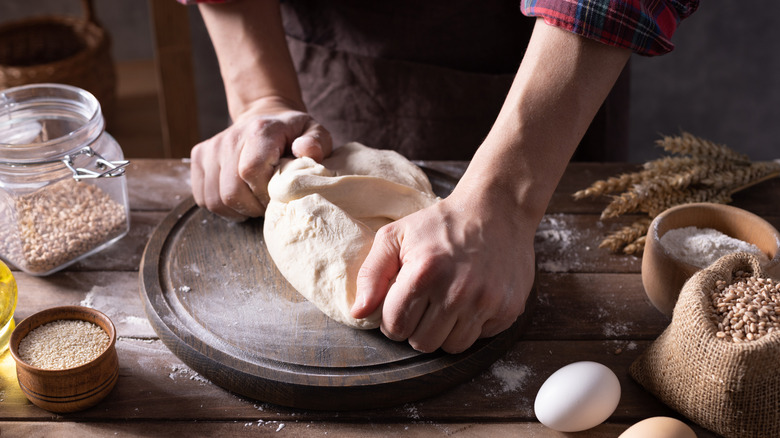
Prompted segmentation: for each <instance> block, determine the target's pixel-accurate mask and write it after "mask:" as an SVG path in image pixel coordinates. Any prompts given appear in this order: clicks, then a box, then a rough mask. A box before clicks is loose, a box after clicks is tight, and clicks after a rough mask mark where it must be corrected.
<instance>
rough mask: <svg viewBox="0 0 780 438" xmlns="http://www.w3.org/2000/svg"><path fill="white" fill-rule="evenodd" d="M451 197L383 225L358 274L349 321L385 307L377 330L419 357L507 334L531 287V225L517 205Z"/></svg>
mask: <svg viewBox="0 0 780 438" xmlns="http://www.w3.org/2000/svg"><path fill="white" fill-rule="evenodd" d="M456 192H457V189H456ZM456 192H453V194H452V195H450V197H448V198H446V199H444V200H442V201H440V202H439V203H437V204H435V205H433V206H431V207H428V208H426V209H423V210H420V211H418V212H416V213H414V214H411V215H409V216H407V217H404V218H402V219H400V220H398V221H396V222H393V223H391V224H388V225H386V226H385V227H383V228H381V229H380V230H379V232H378V233H377V235H376V237H375V239H374V243H373V246H372V248H371V251H370V253H369V255H368V257H367V258H366V260H365V262H364V263H363V265H362V267H361V269H360V272H359V274H358V279H357V296H356V300H355V305H354V306H353V308H352V316H354V317H355V318H362V317H365V316H367V315H369V314H371V312H372V311H373V310H375V309H376V308H377V307H378V306H379V305H381V304H382V303H383V302H384V307H383V310H382V324H381V330H382V332H383V333H384V334H385V335H386V336H387V337H388V338H390V339H392V340H395V341H403V340H407V339H408V341H409V344H410V345H411V346H412V347H413V348H414V349H416V350H418V351H422V352H432V351H435V350H436V349H438V348H442V349H443V350H444V351H446V352H448V353H458V352H462V351H464V350H466V349H467V348H468V347H470V346H471V345H472V344H473V343H474V342H475V341H476V340H477V339H478V338H481V337H489V336H493V335H496V334H498V333H500V332H502V331H504V330H506V329H507V328H509V327H510V326H511V325H512V324H513V323H514V322H515V320H516V319H517V317H518V316H519V315H520V314H521V313H522V312H523V310H524V308H525V302H526V300H527V299H528V295H529V293H530V291H531V286H532V285H533V280H534V248H533V243H534V242H533V238H534V233H535V231H536V224H531V223H528V222H525V223H524V222H523V221H522V220H521V219H520V214H518V210H514V208H517V206H516V204H515V203H507V202H503V203H502V202H495V200H487V199H485V200H483V201H484V202H475V199H477V198H475V197H473V196H472V197H469V196H461V195H459V194H457V193H456ZM512 207H514V208H512ZM513 210H514V211H513ZM520 211H522V210H520Z"/></svg>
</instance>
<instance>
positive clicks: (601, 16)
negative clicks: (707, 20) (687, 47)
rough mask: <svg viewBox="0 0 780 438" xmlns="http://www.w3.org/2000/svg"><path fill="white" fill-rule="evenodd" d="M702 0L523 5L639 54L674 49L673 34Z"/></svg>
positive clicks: (535, 0)
mask: <svg viewBox="0 0 780 438" xmlns="http://www.w3.org/2000/svg"><path fill="white" fill-rule="evenodd" d="M698 6H699V0H690V1H683V0H579V1H577V0H523V1H522V2H521V4H520V9H521V10H522V12H523V14H525V15H527V16H529V17H541V18H544V20H545V22H547V23H548V24H551V25H553V26H557V27H560V28H563V29H567V30H569V31H571V32H574V33H576V34H578V35H582V36H584V37H587V38H590V39H594V40H597V41H601V42H603V43H605V44H609V45H612V46H618V47H625V48H628V49H631V50H632V51H633V52H634V53H638V54H640V55H647V56H652V55H661V54H664V53H667V52H670V51H671V50H672V49H674V44H672V42H671V38H672V35H673V34H674V32H675V30H677V27H678V26H679V24H680V21H682V20H683V19H684V18H686V17H688V16H689V15H691V14H692V13H693V12H694V11H696V8H698Z"/></svg>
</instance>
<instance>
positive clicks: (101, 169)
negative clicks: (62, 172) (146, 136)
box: [62, 146, 130, 181]
mask: <svg viewBox="0 0 780 438" xmlns="http://www.w3.org/2000/svg"><path fill="white" fill-rule="evenodd" d="M79 155H86V156H87V157H96V160H95V168H96V169H97V171H95V170H90V169H85V168H83V167H74V165H73V159H74V158H75V157H77V156H79ZM62 162H63V163H65V166H67V168H68V169H70V171H71V172H73V179H75V180H76V181H81V180H82V179H93V178H113V177H117V176H122V175H124V174H125V167H127V165H128V164H130V161H128V160H119V161H108V160H106V159H105V158H103V157H102V156H101V155H100V154H99V153H97V152H95V150H94V149H92V148H91V147H90V146H84V147H83V148H81V150H79V151H78V152H76V153H75V154H70V155H65V157H63V159H62Z"/></svg>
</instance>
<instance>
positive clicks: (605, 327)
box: [0, 159, 780, 437]
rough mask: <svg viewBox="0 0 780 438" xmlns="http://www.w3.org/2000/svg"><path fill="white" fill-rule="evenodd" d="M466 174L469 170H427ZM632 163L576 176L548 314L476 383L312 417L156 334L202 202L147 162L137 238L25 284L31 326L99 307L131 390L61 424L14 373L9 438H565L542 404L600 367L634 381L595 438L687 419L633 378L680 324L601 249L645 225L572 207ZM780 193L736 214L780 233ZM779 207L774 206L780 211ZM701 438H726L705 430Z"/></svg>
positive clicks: (549, 261)
mask: <svg viewBox="0 0 780 438" xmlns="http://www.w3.org/2000/svg"><path fill="white" fill-rule="evenodd" d="M425 164H426V165H428V166H429V167H434V168H436V169H438V170H440V171H443V172H447V173H450V174H452V175H459V174H460V173H461V172H462V171H463V169H464V168H465V164H464V163H451V162H450V163H425ZM634 168H635V166H633V165H630V164H583V163H580V164H578V163H573V164H571V165H570V166H569V168H568V171H567V172H566V175H565V176H564V179H563V180H562V182H561V184H560V185H559V187H558V190H557V191H556V194H555V196H554V198H553V200H552V202H551V205H550V207H549V209H548V214H547V216H546V217H545V219H544V221H543V222H542V224H541V227H540V229H539V231H538V233H537V241H536V250H537V258H538V263H539V268H540V271H541V272H540V274H539V278H538V288H539V289H538V294H539V297H538V298H539V302H538V305H537V308H536V311H535V313H534V315H533V318H532V320H531V324H530V326H529V327H528V330H527V332H526V334H525V335H524V337H523V338H522V339H521V340H520V341H519V342H517V343H516V344H515V345H514V347H513V348H511V349H510V351H509V352H508V353H507V354H506V355H505V357H503V358H501V359H499V360H498V361H497V362H496V363H495V364H494V365H493V366H492V367H490V368H489V369H487V370H485V371H484V372H482V373H481V374H479V375H478V376H477V377H475V378H474V379H472V380H471V381H469V382H467V383H464V384H461V385H459V386H457V387H455V388H453V389H451V390H448V391H446V392H444V393H442V394H440V395H437V396H434V397H432V398H428V399H425V400H422V401H419V402H415V403H408V404H405V405H402V406H397V407H393V408H388V409H381V410H371V411H349V412H322V411H302V410H295V409H289V408H283V407H279V406H274V405H270V404H268V403H264V402H262V401H257V400H248V399H245V398H242V397H240V396H236V395H234V394H231V393H229V392H227V391H225V390H223V389H222V388H220V387H218V386H216V385H214V384H212V383H211V382H209V381H208V380H207V379H205V378H203V377H202V376H200V375H199V374H197V373H195V372H194V371H193V370H191V369H190V368H189V367H187V366H186V365H184V364H183V363H182V361H181V360H179V359H178V358H177V357H176V356H174V355H173V354H172V353H171V352H170V351H169V350H168V349H167V348H166V347H165V346H164V345H163V344H162V342H161V341H160V340H159V339H158V337H157V335H156V334H155V332H154V331H153V330H152V328H151V326H150V325H149V323H148V321H147V319H146V316H145V315H144V310H143V306H142V301H141V299H140V296H139V289H138V267H139V262H140V260H141V256H142V254H143V250H144V246H145V244H146V242H147V240H148V239H149V236H150V235H151V233H152V231H153V230H154V228H155V226H156V225H157V224H158V223H159V222H160V221H161V220H162V218H163V217H164V216H165V215H166V214H167V213H168V211H170V210H171V209H172V208H173V207H174V206H176V205H177V204H179V203H180V202H181V201H183V200H184V199H186V197H188V196H189V193H190V187H189V164H188V162H186V161H180V160H141V159H137V160H133V163H132V164H131V166H130V168H129V170H128V172H127V178H128V187H129V193H130V207H131V210H132V211H131V219H132V227H131V230H130V233H129V234H128V236H126V237H125V238H123V239H122V240H121V241H119V242H118V243H117V244H115V245H114V246H112V247H111V248H109V249H107V250H105V251H104V252H102V253H99V254H97V255H94V256H92V257H90V258H88V259H85V260H83V261H81V262H79V263H78V264H76V265H74V266H72V267H70V268H69V269H68V270H66V271H63V272H60V273H57V274H55V275H52V276H49V277H43V278H39V277H33V276H29V275H26V274H24V273H22V272H15V276H16V279H17V282H18V285H19V303H18V307H17V310H16V318H17V321H20V320H21V319H23V318H25V317H27V316H29V315H30V314H32V313H34V312H37V311H39V310H42V309H45V308H48V307H53V306H57V305H73V304H75V305H78V304H81V305H86V306H90V307H94V308H96V309H98V310H101V311H103V312H104V313H106V314H107V315H108V316H109V317H110V318H111V319H112V320H113V321H114V323H115V324H116V326H117V330H118V335H119V336H118V341H117V351H118V355H119V361H120V377H119V381H118V383H117V385H116V387H115V389H114V390H113V392H112V393H111V394H109V396H108V397H107V398H106V399H105V400H103V401H102V402H101V403H99V404H98V405H97V406H95V407H94V408H91V409H89V410H86V411H83V412H78V413H74V414H68V415H55V414H52V413H50V412H47V411H44V410H41V409H39V408H37V407H35V406H33V405H32V404H31V403H29V402H28V401H27V399H26V398H25V397H24V395H23V394H22V392H21V390H20V389H19V386H18V383H17V382H16V376H15V371H14V364H13V360H12V359H11V357H10V354H7V353H6V354H4V355H3V356H2V360H0V377H1V378H2V380H0V384H1V385H2V386H0V420H1V422H0V435H2V436H4V437H5V436H89V435H92V436H119V437H122V436H172V435H174V434H178V435H180V436H188V437H189V436H257V435H264V434H269V433H277V432H278V434H279V436H284V435H291V436H298V435H307V436H308V435H314V436H322V435H326V434H327V435H329V436H339V437H353V436H354V437H358V436H366V435H376V436H385V435H390V434H395V433H404V434H405V436H425V437H428V436H452V435H456V436H464V437H469V436H504V435H511V436H540V437H547V436H565V435H564V434H560V433H557V432H555V431H552V430H549V429H547V428H545V427H544V426H542V425H541V424H539V423H538V422H536V419H535V417H534V413H533V401H534V397H535V395H536V392H537V391H538V389H539V387H540V386H541V384H542V382H544V380H545V379H546V378H547V377H548V376H549V375H550V374H551V373H552V372H554V371H555V370H557V369H558V368H560V367H562V366H564V365H566V364H568V363H571V362H575V361H581V360H593V361H597V362H601V363H603V364H605V365H607V366H609V367H610V368H611V369H612V370H613V371H614V372H615V373H616V374H617V375H618V377H619V378H620V382H621V385H622V391H623V393H622V398H621V401H620V404H619V406H618V408H617V410H616V411H615V413H614V414H613V415H612V417H610V418H609V420H608V421H607V422H606V423H604V424H602V425H600V426H598V427H596V428H594V429H592V430H589V431H587V432H583V433H580V434H575V435H576V436H582V437H615V436H617V435H619V434H620V433H621V432H622V431H623V430H625V429H626V428H627V427H628V426H629V425H631V424H633V423H635V422H637V421H639V420H641V419H644V418H647V417H652V416H657V415H667V416H677V417H679V416H678V415H677V414H676V413H675V412H674V411H671V410H670V409H668V408H667V407H665V406H664V405H663V404H661V403H660V402H659V401H658V400H656V399H655V398H654V397H653V396H651V395H650V394H649V393H647V392H645V391H644V390H643V389H642V388H641V387H640V386H639V385H638V384H637V383H636V382H634V381H633V380H632V379H631V377H630V376H629V374H628V371H627V370H628V366H629V365H630V364H631V363H632V362H633V361H634V360H635V359H636V358H637V356H638V355H639V354H640V353H641V352H642V351H643V350H644V349H645V348H646V347H647V346H648V344H649V343H650V342H651V341H652V340H653V339H655V338H656V337H657V336H658V335H659V334H660V333H661V332H662V331H663V329H664V328H665V327H666V325H667V324H668V320H667V319H666V318H665V317H664V316H662V315H661V313H659V312H658V311H657V310H656V309H655V308H654V307H653V306H652V305H651V304H650V302H649V301H648V300H647V299H646V297H645V293H644V290H643V288H642V282H641V278H640V266H641V259H640V258H637V257H633V256H623V255H613V254H610V253H609V252H607V251H605V250H600V249H598V244H599V242H600V241H601V239H602V237H603V236H604V235H605V234H606V233H607V232H608V230H610V229H613V228H614V227H617V226H619V225H625V224H627V223H629V222H630V221H631V220H632V218H630V217H626V218H622V219H620V220H614V221H610V222H608V223H602V222H600V221H599V219H598V215H599V213H600V212H601V210H602V209H603V207H604V205H605V204H604V202H601V201H599V202H596V201H580V202H575V201H573V200H572V198H571V194H572V193H573V192H574V191H576V190H578V189H580V188H583V187H585V186H587V185H588V184H590V183H591V182H592V181H594V180H596V179H601V178H604V177H607V176H611V175H614V174H616V173H618V172H623V171H628V170H632V169H634ZM778 194H780V180H778V179H775V180H772V181H768V182H765V183H762V184H760V185H758V186H755V187H753V188H750V189H748V190H747V191H745V192H742V193H739V194H737V195H736V196H735V199H734V202H733V205H736V206H738V207H742V208H745V209H747V210H750V211H752V212H754V213H756V214H759V215H761V216H763V217H765V218H766V219H768V220H769V221H770V222H771V223H772V224H773V225H774V226H775V227H778V228H780V203H778V202H777V200H778ZM770 200H771V202H770ZM695 429H696V431H697V433H698V434H699V436H700V437H707V436H714V435H712V434H711V433H709V432H707V431H704V430H702V429H701V428H698V427H695Z"/></svg>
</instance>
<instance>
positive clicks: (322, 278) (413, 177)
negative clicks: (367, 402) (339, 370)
mask: <svg viewBox="0 0 780 438" xmlns="http://www.w3.org/2000/svg"><path fill="white" fill-rule="evenodd" d="M268 194H269V196H270V198H271V200H270V202H269V204H268V207H267V208H266V212H265V223H264V226H263V235H264V238H265V242H266V245H267V247H268V252H269V254H270V255H271V258H272V259H273V260H274V262H275V263H276V266H277V268H278V269H279V271H280V272H281V273H282V275H284V277H285V278H286V279H287V281H289V282H290V284H291V285H292V286H293V287H294V288H295V289H296V290H297V291H298V292H299V293H300V294H301V295H303V296H304V297H306V299H308V300H309V301H311V302H312V303H313V304H314V305H316V306H317V307H318V308H319V309H320V310H321V311H322V312H324V313H325V314H326V315H328V316H329V317H330V318H332V319H334V320H336V321H338V322H340V323H342V324H346V325H348V326H351V327H355V328H359V329H373V328H376V327H379V324H380V321H381V315H382V307H381V306H380V307H379V308H378V309H377V310H376V311H374V312H373V313H372V314H371V315H369V316H368V317H366V318H361V319H355V318H353V317H352V316H350V309H351V308H352V305H353V303H354V301H355V293H356V285H357V275H358V271H359V270H360V266H361V264H362V263H363V261H364V260H365V258H366V256H367V255H368V252H369V250H370V249H371V244H372V243H373V241H374V235H375V234H376V231H377V230H378V229H379V228H381V227H382V226H384V225H386V224H389V223H391V222H393V221H395V220H398V219H400V218H402V217H404V216H406V215H408V214H411V213H414V212H415V211H417V210H420V209H423V208H425V207H428V206H430V205H433V204H434V203H436V202H437V201H438V200H439V198H438V197H437V196H436V194H434V193H433V189H432V188H431V183H430V181H428V178H427V177H426V175H425V173H424V172H423V171H422V170H421V169H420V168H419V167H417V166H416V165H414V163H412V162H410V161H409V160H407V159H406V158H404V157H403V156H402V155H400V154H398V153H397V152H394V151H388V150H379V149H373V148H369V147H366V146H364V145H362V144H360V143H354V142H353V143H347V144H345V145H344V146H342V147H340V148H338V149H336V150H335V151H334V152H333V154H332V155H331V156H330V157H329V158H327V159H325V160H324V161H323V162H322V164H319V163H317V162H315V161H314V160H313V159H311V158H308V157H303V158H297V159H286V160H283V161H282V163H281V164H280V166H279V170H278V171H277V172H276V173H275V174H274V175H273V177H272V178H271V180H270V182H269V183H268Z"/></svg>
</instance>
